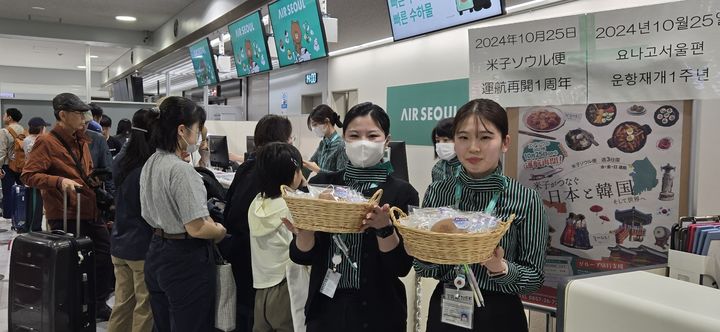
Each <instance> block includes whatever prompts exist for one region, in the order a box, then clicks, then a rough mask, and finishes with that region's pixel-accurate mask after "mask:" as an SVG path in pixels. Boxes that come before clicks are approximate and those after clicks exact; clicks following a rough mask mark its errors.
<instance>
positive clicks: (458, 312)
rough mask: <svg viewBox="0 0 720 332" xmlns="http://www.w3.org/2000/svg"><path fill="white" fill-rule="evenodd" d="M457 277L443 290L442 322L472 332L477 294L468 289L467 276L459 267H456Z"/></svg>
mask: <svg viewBox="0 0 720 332" xmlns="http://www.w3.org/2000/svg"><path fill="white" fill-rule="evenodd" d="M470 273H472V271H471V272H470ZM455 275H456V277H455V280H454V281H453V282H452V283H446V284H445V287H444V290H443V295H442V303H441V308H442V313H441V316H440V321H441V322H443V323H445V324H450V325H455V326H458V327H462V328H466V329H469V330H471V329H472V328H473V315H474V314H475V306H474V305H473V303H474V301H475V294H474V292H473V291H472V289H468V287H467V286H469V285H468V283H467V282H466V275H465V273H464V271H462V270H461V269H460V268H459V267H458V266H456V267H455Z"/></svg>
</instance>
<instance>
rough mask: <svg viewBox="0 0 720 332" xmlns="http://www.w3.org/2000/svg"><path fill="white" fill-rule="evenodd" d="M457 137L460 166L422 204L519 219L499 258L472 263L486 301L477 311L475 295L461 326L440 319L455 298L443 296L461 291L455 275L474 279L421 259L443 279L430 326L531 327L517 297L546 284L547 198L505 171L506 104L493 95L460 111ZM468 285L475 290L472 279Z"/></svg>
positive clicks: (427, 273) (432, 329)
mask: <svg viewBox="0 0 720 332" xmlns="http://www.w3.org/2000/svg"><path fill="white" fill-rule="evenodd" d="M453 137H454V139H455V152H456V153H457V157H458V159H459V160H460V163H461V164H462V166H461V167H459V168H458V170H457V176H456V177H453V178H447V179H445V180H442V181H438V182H434V183H433V184H431V185H430V187H428V190H427V192H426V194H425V198H424V200H423V206H425V207H443V206H456V207H457V208H458V209H460V210H463V211H485V212H487V213H490V214H493V215H495V216H496V217H498V218H500V219H502V220H507V219H508V218H509V217H510V215H512V214H514V215H515V220H514V221H513V223H512V226H511V227H510V229H509V230H508V232H507V233H506V234H505V236H504V237H503V239H502V240H501V241H500V245H499V246H498V248H496V249H495V253H494V256H493V257H492V258H491V259H489V260H488V261H486V262H483V263H481V264H472V265H470V267H471V270H472V273H473V274H474V275H475V277H476V278H477V281H478V284H479V286H480V290H481V293H482V295H483V297H484V300H485V306H484V307H482V308H477V307H476V306H475V305H472V301H473V300H472V298H469V301H470V305H472V307H473V308H475V309H474V312H473V313H472V315H469V317H468V319H467V320H466V321H462V320H460V322H456V323H457V325H451V324H448V323H444V322H442V321H443V320H445V319H443V318H445V317H443V315H452V310H451V308H452V303H449V302H452V299H450V300H448V299H447V297H446V298H445V300H443V294H444V292H445V291H446V290H448V291H450V290H451V291H453V292H455V291H456V290H457V288H456V287H455V285H454V284H453V281H454V280H455V279H456V278H460V279H462V278H465V280H470V278H466V276H465V274H464V272H463V270H461V269H459V268H457V267H456V266H452V265H435V264H428V263H424V262H420V261H417V260H416V263H415V269H416V270H417V272H418V274H419V275H421V276H423V277H430V278H435V279H438V280H439V281H440V282H439V283H438V285H437V287H436V288H435V291H434V292H433V295H432V297H431V299H430V306H429V308H428V310H429V311H428V312H429V313H428V322H427V330H426V331H428V332H438V331H443V332H446V331H450V332H452V331H467V330H468V329H471V330H472V331H510V332H515V331H518V332H519V331H527V330H528V327H527V320H526V317H525V312H524V310H523V305H522V302H521V301H520V298H519V297H518V295H519V294H527V293H532V292H534V291H536V290H538V289H539V288H540V286H542V283H543V278H544V275H543V265H544V262H545V247H546V241H547V235H548V225H547V218H546V215H545V210H544V209H543V204H542V200H541V199H540V196H539V195H538V193H537V192H536V191H534V190H531V189H528V188H525V187H524V186H522V185H521V184H520V183H519V182H517V181H516V180H514V179H511V178H508V177H506V176H505V175H503V172H502V165H501V164H500V160H501V157H502V155H503V153H505V152H507V150H508V146H509V144H510V136H508V119H507V114H506V113H505V109H503V108H502V106H500V105H498V104H497V103H496V102H494V101H491V100H487V99H475V100H472V101H470V102H468V103H467V104H465V105H464V106H463V107H461V108H460V110H459V111H458V113H457V115H456V116H455V122H454V126H453ZM465 289H467V290H469V289H470V286H469V283H468V285H466V286H465V288H464V289H463V290H465ZM461 299H462V297H461ZM457 301H462V300H457ZM461 326H462V327H461Z"/></svg>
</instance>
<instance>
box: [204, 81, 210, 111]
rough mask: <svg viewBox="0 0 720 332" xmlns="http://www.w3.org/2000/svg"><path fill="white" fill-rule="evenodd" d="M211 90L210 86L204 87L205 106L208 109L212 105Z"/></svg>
mask: <svg viewBox="0 0 720 332" xmlns="http://www.w3.org/2000/svg"><path fill="white" fill-rule="evenodd" d="M209 95H210V88H208V86H207V85H206V86H204V87H203V106H204V107H207V106H208V105H209V104H210V96H209Z"/></svg>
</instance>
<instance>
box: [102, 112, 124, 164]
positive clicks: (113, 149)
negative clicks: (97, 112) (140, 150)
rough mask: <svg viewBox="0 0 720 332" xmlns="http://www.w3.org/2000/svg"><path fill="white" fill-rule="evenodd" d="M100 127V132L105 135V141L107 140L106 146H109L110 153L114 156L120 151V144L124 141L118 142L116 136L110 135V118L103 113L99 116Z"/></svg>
mask: <svg viewBox="0 0 720 332" xmlns="http://www.w3.org/2000/svg"><path fill="white" fill-rule="evenodd" d="M100 127H102V134H103V137H105V141H106V142H107V145H108V148H110V155H111V156H112V157H113V158H115V156H117V154H118V153H120V150H121V149H122V146H123V144H124V142H122V143H121V142H120V141H119V140H118V139H117V138H115V137H113V136H110V128H111V127H112V119H111V118H110V117H109V116H107V115H105V114H103V115H102V118H100Z"/></svg>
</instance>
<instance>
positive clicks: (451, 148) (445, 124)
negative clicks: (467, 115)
mask: <svg viewBox="0 0 720 332" xmlns="http://www.w3.org/2000/svg"><path fill="white" fill-rule="evenodd" d="M453 121H455V120H454V118H447V119H442V120H440V121H438V123H437V125H436V126H435V128H434V129H433V131H432V141H433V146H434V147H435V158H439V159H440V160H438V162H437V163H435V166H434V167H433V169H432V182H435V181H440V180H444V179H446V178H449V177H454V176H455V170H456V169H457V168H458V166H460V161H458V159H457V156H456V155H455V143H454V142H455V141H454V140H453V136H452V129H453Z"/></svg>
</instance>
